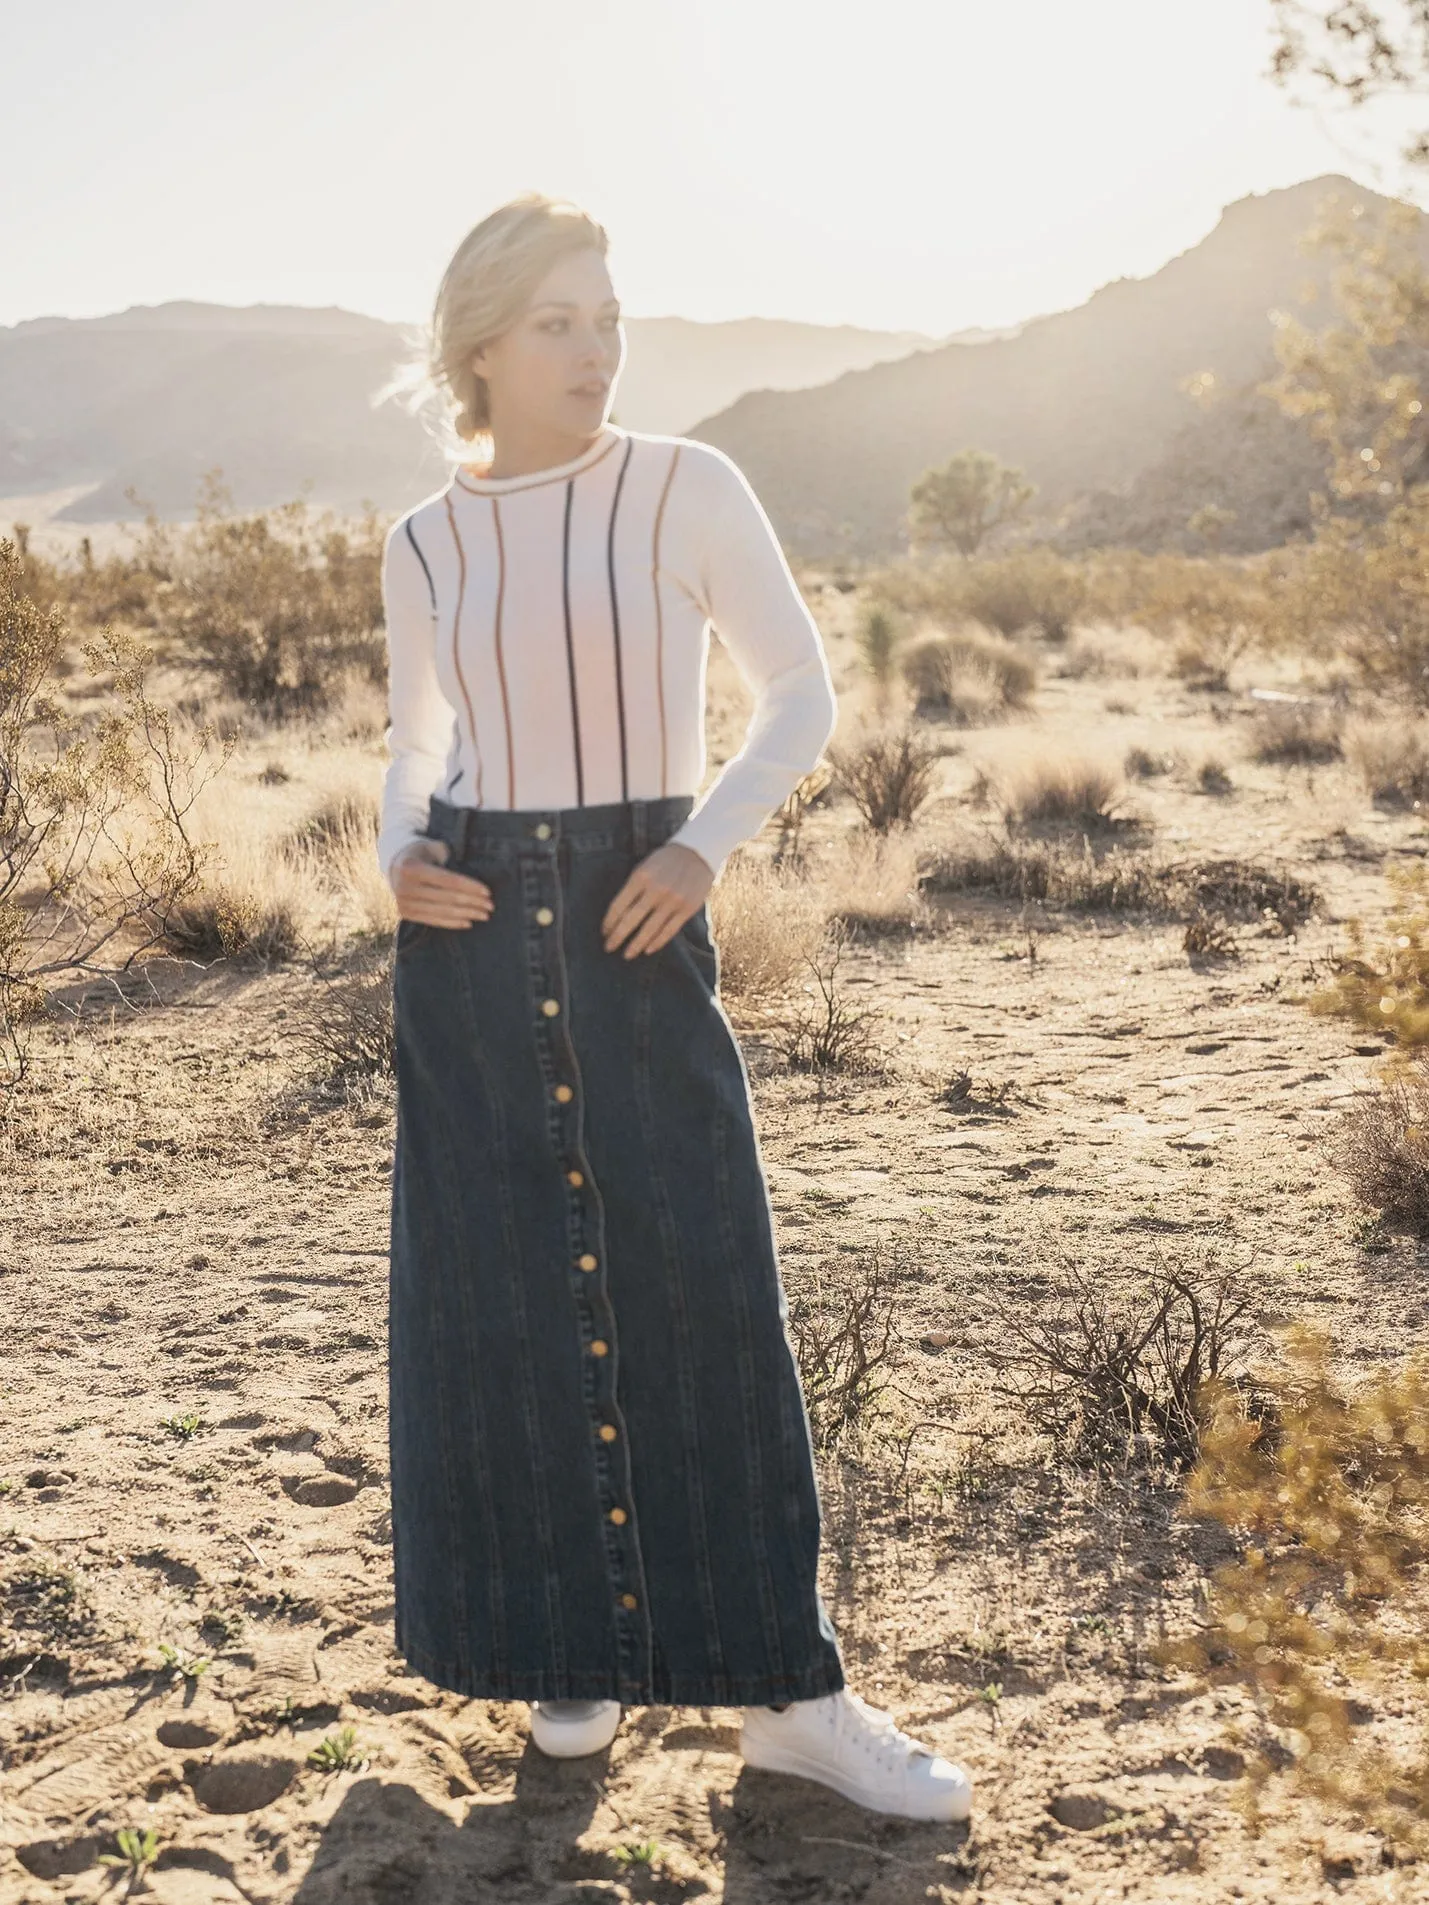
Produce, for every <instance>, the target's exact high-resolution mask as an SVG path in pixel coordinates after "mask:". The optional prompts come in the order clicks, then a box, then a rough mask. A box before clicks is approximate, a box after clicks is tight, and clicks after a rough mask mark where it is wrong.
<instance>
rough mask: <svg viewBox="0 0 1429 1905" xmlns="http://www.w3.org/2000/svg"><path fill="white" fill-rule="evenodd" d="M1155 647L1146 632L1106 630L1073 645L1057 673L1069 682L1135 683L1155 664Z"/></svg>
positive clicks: (1080, 636) (1083, 637) (1069, 646)
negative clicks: (1153, 651) (1153, 654)
mask: <svg viewBox="0 0 1429 1905" xmlns="http://www.w3.org/2000/svg"><path fill="white" fill-rule="evenodd" d="M1151 646H1152V642H1151V638H1150V637H1149V636H1148V635H1147V634H1146V633H1145V631H1144V630H1138V629H1134V628H1102V629H1099V630H1098V631H1097V632H1096V634H1095V635H1090V634H1083V635H1078V636H1077V637H1076V639H1075V640H1074V641H1071V642H1069V643H1068V644H1067V646H1066V648H1065V649H1064V650H1063V652H1062V659H1061V665H1060V667H1059V668H1058V670H1057V672H1058V674H1059V675H1061V676H1062V677H1063V678H1064V679H1065V680H1067V681H1085V680H1087V679H1091V680H1094V681H1109V680H1110V681H1135V680H1137V679H1139V677H1140V676H1141V675H1142V674H1143V673H1144V672H1145V671H1146V669H1147V667H1148V665H1150V664H1152V662H1153V659H1154V658H1153V657H1152V656H1151V655H1150V654H1149V652H1148V651H1149V650H1150V648H1151Z"/></svg>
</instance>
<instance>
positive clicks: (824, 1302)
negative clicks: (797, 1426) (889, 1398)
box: [789, 1250, 897, 1449]
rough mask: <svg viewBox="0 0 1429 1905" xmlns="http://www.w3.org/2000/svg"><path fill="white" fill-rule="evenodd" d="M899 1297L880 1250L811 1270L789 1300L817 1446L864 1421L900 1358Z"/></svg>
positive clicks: (844, 1434)
mask: <svg viewBox="0 0 1429 1905" xmlns="http://www.w3.org/2000/svg"><path fill="white" fill-rule="evenodd" d="M893 1316H894V1302H893V1298H892V1297H891V1296H890V1295H889V1294H888V1292H887V1289H886V1287H885V1279H884V1271H883V1265H882V1262H881V1259H880V1257H879V1255H878V1252H877V1251H876V1250H875V1251H874V1253H873V1254H872V1255H871V1256H869V1257H866V1258H863V1259H862V1260H861V1261H860V1262H859V1264H858V1267H857V1269H856V1270H855V1269H851V1268H850V1267H849V1265H848V1264H847V1262H843V1263H838V1264H835V1265H834V1266H832V1267H828V1268H826V1269H825V1270H824V1271H822V1272H819V1271H814V1272H805V1273H803V1274H802V1275H801V1276H800V1278H799V1281H798V1284H797V1285H796V1287H795V1290H794V1296H793V1301H792V1302H791V1303H790V1305H789V1334H790V1337H791V1339H792V1341H793V1343H794V1348H795V1353H796V1355H797V1358H798V1363H799V1376H800V1380H801V1382H802V1385H803V1390H804V1400H805V1403H806V1405H807V1407H808V1412H809V1428H810V1431H811V1434H812V1438H813V1442H814V1446H815V1448H817V1449H828V1448H832V1447H834V1446H835V1445H836V1444H838V1443H839V1442H841V1441H843V1440H845V1439H847V1438H848V1437H849V1435H850V1433H851V1432H852V1433H856V1432H857V1431H858V1430H859V1429H861V1428H863V1427H864V1426H865V1425H866V1424H867V1422H868V1419H869V1417H870V1416H871V1415H872V1414H873V1413H874V1411H875V1409H876V1407H877V1404H878V1399H879V1396H880V1393H881V1391H882V1390H883V1388H884V1385H885V1383H886V1380H887V1377H888V1374H889V1372H890V1370H891V1368H892V1365H893V1364H894V1362H895V1361H896V1357H897V1343H896V1341H895V1339H894V1335H893Z"/></svg>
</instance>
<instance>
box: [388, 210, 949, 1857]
mask: <svg viewBox="0 0 1429 1905" xmlns="http://www.w3.org/2000/svg"><path fill="white" fill-rule="evenodd" d="M606 255H607V239H606V234H605V232H604V230H603V229H602V228H601V226H599V225H598V224H596V223H595V221H594V220H593V219H591V218H590V217H589V216H588V215H587V214H585V213H583V212H582V211H580V210H579V209H578V208H576V207H574V206H571V205H568V204H565V203H564V202H561V201H558V200H552V199H548V198H545V197H543V196H540V195H537V194H530V195H527V196H525V197H522V198H520V199H517V200H515V201H513V202H511V203H510V204H507V205H503V206H502V207H500V208H499V209H498V210H497V211H495V212H493V213H492V214H491V216H490V217H488V218H486V219H484V220H483V221H482V222H481V223H480V224H479V225H477V226H476V227H475V229H474V230H473V231H471V232H470V233H469V234H468V235H467V237H466V238H465V239H464V240H463V241H462V243H461V245H460V246H459V247H458V249H457V251H456V253H455V255H454V256H453V258H452V260H451V262H450V264H449V266H448V268H447V270H446V273H445V275H444V277H443V279H442V282H441V286H440V289H439V291H438V295H437V299H436V306H435V312H434V317H433V322H432V326H431V332H430V340H429V356H428V364H427V370H428V375H429V380H430V383H431V384H432V385H434V386H435V387H436V388H437V389H438V390H439V391H440V392H441V393H442V395H443V397H444V398H445V400H446V401H447V403H448V405H449V408H450V411H451V422H452V424H453V425H454V429H455V433H456V435H457V437H458V438H459V439H461V440H462V442H464V443H465V444H466V445H468V446H479V448H480V451H481V455H480V458H479V460H473V461H468V462H466V463H463V464H459V465H458V466H457V467H455V468H454V469H453V472H452V476H451V480H450V481H449V482H448V483H447V485H446V486H445V487H444V488H443V489H442V490H440V491H439V492H438V493H437V494H436V495H434V496H431V497H429V498H428V499H427V500H426V501H425V502H423V503H420V504H419V505H418V506H417V507H416V508H415V509H413V510H411V511H410V512H409V513H408V514H407V515H405V516H403V517H402V518H401V519H400V520H399V521H398V522H397V523H396V525H395V526H394V528H393V529H392V531H391V534H390V536H389V538H388V540H387V544H386V551H385V560H384V571H383V587H384V596H385V603H386V613H387V637H388V649H389V660H390V726H389V729H388V735H387V739H388V747H389V766H388V769H387V774H386V781H385V787H384V798H383V811H382V830H381V837H380V841H379V846H378V856H379V860H380V862H381V865H382V868H383V871H384V872H385V873H386V875H387V877H388V879H389V880H390V882H391V886H392V890H393V892H394V894H395V896H396V901H397V911H398V914H399V923H398V927H397V937H396V945H395V966H394V982H393V1002H394V1014H395V1022H396V1036H397V1086H398V1117H397V1137H396V1152H395V1158H394V1171H393V1180H392V1212H391V1218H392V1237H391V1243H392V1251H391V1341H390V1389H391V1448H392V1500H393V1536H394V1566H395V1575H396V1626H397V1642H398V1646H399V1649H400V1650H401V1652H402V1653H403V1654H404V1655H405V1657H406V1659H407V1660H408V1661H409V1663H410V1664H411V1665H412V1666H413V1667H414V1668H415V1669H416V1670H417V1671H418V1672H420V1673H422V1674H423V1675H425V1676H426V1677H427V1678H428V1679H430V1680H433V1681H435V1682H436V1683H437V1684H438V1685H440V1686H443V1687H447V1688H451V1689H453V1690H455V1691H456V1692H458V1693H461V1694H465V1695H467V1696H468V1697H471V1698H477V1699H494V1700H524V1701H527V1702H529V1703H530V1706H531V1725H532V1735H533V1738H534V1740H535V1743H536V1744H537V1746H538V1747H540V1748H541V1749H543V1750H544V1751H545V1752H547V1753H550V1754H553V1755H556V1756H558V1757H568V1756H578V1755H581V1754H586V1753H593V1752H599V1751H601V1750H603V1749H604V1748H606V1747H607V1746H608V1745H609V1744H610V1742H611V1740H612V1739H613V1738H614V1735H615V1732H616V1730H617V1728H618V1726H619V1723H620V1719H621V1712H622V1707H623V1706H625V1705H633V1704H652V1703H661V1704H666V1703H669V1704H687V1705H737V1706H740V1707H742V1708H743V1709H744V1723H743V1730H742V1743H743V1753H744V1757H745V1759H746V1760H748V1761H749V1762H750V1763H751V1764H753V1765H756V1766H762V1767H767V1768H771V1769H774V1770H777V1771H784V1772H793V1773H799V1774H803V1775H804V1776H806V1777H808V1778H810V1779H815V1780H820V1781H822V1782H824V1783H825V1784H827V1785H829V1786H831V1787H834V1788H835V1789H836V1790H837V1791H839V1792H841V1793H843V1794H844V1795H845V1796H847V1797H848V1798H850V1799H853V1800H855V1801H857V1802H860V1803H862V1804H864V1805H866V1806H869V1807H871V1808H874V1809H875V1810H878V1811H881V1812H889V1813H896V1814H901V1815H904V1816H908V1817H914V1818H921V1819H960V1818H964V1817H966V1815H967V1812H968V1807H969V1787H968V1781H967V1778H966V1776H965V1775H964V1773H963V1772H962V1771H961V1769H960V1768H958V1767H955V1766H953V1765H951V1764H950V1763H949V1762H948V1761H946V1760H944V1759H941V1758H939V1757H938V1756H937V1755H936V1754H934V1753H933V1752H932V1751H931V1750H930V1749H928V1748H926V1747H922V1746H920V1745H919V1744H918V1743H917V1742H916V1741H914V1740H912V1739H910V1738H909V1737H908V1736H907V1735H906V1734H905V1733H902V1732H900V1731H899V1730H898V1729H897V1728H896V1727H895V1726H894V1724H893V1722H892V1720H891V1719H890V1718H889V1716H888V1715H886V1714H884V1713H881V1712H879V1711H877V1710H876V1709H875V1708H873V1707H871V1706H869V1705H868V1704H866V1703H865V1702H864V1701H863V1700H861V1699H860V1698H859V1697H858V1696H857V1695H855V1694H854V1693H852V1692H851V1691H850V1690H849V1689H848V1688H847V1687H846V1686H845V1683H844V1670H843V1664H842V1660H841V1657H840V1653H839V1647H838V1642H837V1640H836V1637H835V1634H834V1630H833V1627H832V1625H831V1623H830V1621H829V1617H828V1614H827V1611H826V1609H825V1607H824V1604H823V1602H822V1600H821V1598H820V1596H819V1593H818V1589H817V1586H816V1573H817V1563H818V1551H819V1540H820V1504H819V1498H818V1494H817V1489H816V1484H815V1474H814V1463H813V1454H812V1449H811V1445H810V1437H809V1425H808V1417H807V1413H806V1409H805V1404H804V1398H803V1395H802V1391H801V1388H800V1383H799V1375H798V1367H797V1363H796V1361H795V1358H794V1355H793V1352H792V1348H791V1345H790V1341H789V1337H788V1333H787V1330H786V1321H787V1314H788V1312H787V1305H786V1300H785V1295H784V1290H783V1287H782V1283H781V1278H780V1272H779V1267H778V1262H777V1258H776V1253H775V1243H774V1233H773V1225H772V1220H771V1212H770V1204H769V1196H768V1191H767V1188H766V1181H765V1176H764V1171H763V1166H762V1161H761V1156H760V1151H759V1144H758V1139H757V1136H756V1131H755V1124H754V1117H753V1111H752V1106H751V1102H750V1096H749V1081H748V1075H747V1072H746V1070H745V1066H744V1060H743V1055H742V1053H741V1051H740V1049H739V1046H738V1044H737V1043H736V1040H735V1037H734V1034H733V1032H732V1030H731V1027H730V1024H729V1021H728V1019H727V1018H726V1016H725V1014H724V1009H723V1006H722V1005H721V1003H720V999H719V988H718V977H719V953H718V950H717V948H716V946H715V944H714V942H713V940H712V939H711V936H710V927H709V917H708V909H707V905H706V900H707V896H708V894H709V892H710V889H711V886H712V885H713V883H714V881H715V879H716V877H717V875H718V874H719V872H720V870H721V868H722V866H723V864H724V861H725V860H726V858H727V857H728V855H729V854H730V852H731V851H732V849H733V848H734V847H736V846H737V845H739V844H740V843H741V842H742V841H745V840H748V839H750V838H751V837H752V836H753V835H754V834H755V833H756V832H757V831H758V829H759V827H760V826H761V825H762V823H763V822H764V820H765V819H766V818H767V817H768V816H769V815H770V814H771V813H772V812H773V811H774V809H775V808H776V807H777V806H778V805H779V803H780V802H781V801H782V800H783V799H784V798H785V796H786V795H787V794H788V793H789V792H790V791H791V789H792V788H793V787H794V786H795V785H796V783H797V782H798V780H799V779H800V777H801V776H802V775H803V774H805V773H806V772H807V771H808V770H809V769H810V768H812V767H813V766H814V765H815V763H816V762H817V760H818V759H819V756H820V753H821V752H822V750H823V747H824V745H825V743H826V742H827V740H828V739H829V737H830V734H831V732H832V730H833V726H834V720H835V715H836V703H835V698H834V692H833V687H832V683H831V680H830V676H829V670H828V663H827V660H826V657H825V655H824V651H823V647H822V644H821V642H820V639H819V634H818V630H817V628H816V626H815V624H814V622H813V620H812V618H811V617H810V615H809V612H808V610H807V608H806V607H805V605H804V602H803V599H802V597H801V596H800V594H799V591H798V588H797V586H796V585H795V583H794V580H793V577H792V576H791V574H790V571H789V568H788V565H787V563H786V562H785V560H784V557H783V554H782V552H781V550H780V547H779V544H778V542H777V541H776V539H775V537H774V533H773V531H772V529H771V527H770V525H769V522H768V519H767V517H766V516H765V514H764V512H763V510H762V508H761V507H760V505H759V503H758V502H757V500H756V498H755V496H754V494H753V492H752V491H751V489H750V487H749V485H748V483H747V482H746V481H745V479H744V477H743V475H742V474H741V472H740V471H739V470H738V468H737V467H736V466H735V465H734V464H733V463H732V462H731V461H730V460H729V459H728V458H727V457H726V456H724V455H723V454H722V453H721V452H720V451H718V450H715V449H712V448H711V447H709V446H708V445H706V444H702V443H698V442H694V441H692V440H689V439H685V438H681V437H671V436H657V435H651V434H646V433H642V432H638V431H631V430H624V429H621V428H619V427H618V426H616V425H615V424H613V423H611V422H610V421H608V413H609V411H610V408H611V401H612V395H613V392H614V388H615V383H616V379H617V377H618V375H619V373H620V369H621V365H622V362H623V358H624V333H623V331H622V328H621V320H620V307H619V305H618V303H617V300H616V297H615V293H614V290H613V288H612V285H611V281H610V277H609V274H608V270H607V265H606ZM712 625H713V627H714V628H715V629H716V630H717V631H718V633H719V635H720V637H721V639H722V640H723V641H724V642H725V644H726V646H727V647H728V648H729V650H730V652H731V653H732V654H733V656H734V658H735V661H736V663H737V664H738V666H739V667H740V669H741V671H742V672H743V674H744V676H745V677H746V679H747V680H748V682H749V683H750V686H751V688H752V690H753V691H754V694H755V695H756V697H757V705H756V709H755V713H754V716H753V719H752V721H751V723H750V726H749V730H748V734H747V736H746V739H745V742H744V745H743V747H742V748H741V749H740V751H739V753H738V754H736V755H735V757H734V758H733V759H732V760H731V761H729V762H728V763H727V764H726V765H725V767H724V768H723V770H722V772H721V773H720V774H719V776H718V777H717V778H716V780H715V781H714V783H713V785H712V786H711V787H710V788H709V789H708V791H707V792H706V794H705V796H704V798H703V800H701V801H700V802H699V804H698V805H696V801H695V794H696V790H697V789H698V787H699V786H700V784H701V782H702V780H703V776H704V768H705V753H704V734H703V720H704V689H705V667H706V657H707V651H708V638H709V631H710V628H711V626H712Z"/></svg>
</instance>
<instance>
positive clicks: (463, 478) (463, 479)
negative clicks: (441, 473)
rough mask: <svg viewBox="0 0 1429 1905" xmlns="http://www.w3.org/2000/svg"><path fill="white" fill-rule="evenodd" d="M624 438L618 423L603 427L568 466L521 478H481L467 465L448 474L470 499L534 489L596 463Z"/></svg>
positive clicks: (557, 466)
mask: <svg viewBox="0 0 1429 1905" xmlns="http://www.w3.org/2000/svg"><path fill="white" fill-rule="evenodd" d="M625 435H626V433H625V431H624V430H622V429H621V428H620V427H619V425H618V424H614V423H607V424H603V425H602V426H601V430H600V434H599V435H598V436H597V437H596V438H595V440H594V442H592V443H591V444H590V446H589V447H588V448H587V449H584V450H582V451H581V453H580V455H579V456H575V457H572V458H571V460H570V462H569V463H557V464H555V465H554V466H553V467H552V468H550V469H545V470H528V471H527V472H526V474H525V475H524V476H482V475H480V474H478V473H477V472H476V471H475V470H473V469H472V467H471V466H470V464H467V463H462V464H459V465H458V467H457V468H456V469H455V470H454V471H453V472H452V482H453V483H454V484H455V485H456V487H457V488H458V489H464V490H466V491H468V492H469V493H470V494H471V495H473V496H507V495H509V494H510V493H511V492H512V491H513V490H521V489H537V488H539V487H540V486H541V485H542V484H544V483H562V482H564V481H565V480H566V479H567V478H568V477H571V476H578V475H579V474H580V472H581V471H582V470H587V469H589V468H590V467H591V465H592V464H593V463H599V462H600V461H601V459H602V458H603V457H606V456H608V455H609V454H610V452H611V451H612V450H613V449H614V448H615V446H616V444H617V443H623V442H624V441H625Z"/></svg>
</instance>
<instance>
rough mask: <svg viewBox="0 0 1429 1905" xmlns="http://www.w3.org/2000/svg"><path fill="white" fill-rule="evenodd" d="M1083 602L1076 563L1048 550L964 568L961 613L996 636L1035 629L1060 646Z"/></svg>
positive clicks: (1019, 553)
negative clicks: (992, 630) (979, 623)
mask: <svg viewBox="0 0 1429 1905" xmlns="http://www.w3.org/2000/svg"><path fill="white" fill-rule="evenodd" d="M1086 599H1087V587H1086V582H1085V580H1084V578H1083V576H1082V573H1081V570H1080V568H1079V567H1078V565H1077V564H1075V563H1073V562H1069V561H1068V560H1067V559H1066V558H1065V557H1063V556H1058V555H1055V554H1054V553H1053V552H1052V551H1051V550H1050V549H1019V550H1015V551H1013V552H1012V553H1011V554H1009V555H1006V556H998V557H992V558H988V559H985V560H983V561H980V562H971V563H969V564H968V565H967V571H966V576H965V580H964V584H963V592H962V611H963V613H964V614H965V615H969V616H971V617H972V619H973V620H974V621H975V622H981V623H982V624H983V625H984V627H986V628H991V629H996V631H997V632H998V634H1000V635H1020V634H1021V633H1022V632H1023V631H1024V630H1026V629H1029V628H1036V629H1040V631H1041V632H1042V634H1043V635H1044V636H1045V637H1046V639H1047V640H1048V641H1052V642H1064V641H1066V639H1067V637H1068V635H1069V634H1070V633H1071V630H1072V624H1073V623H1074V622H1075V621H1076V619H1077V618H1078V616H1080V615H1081V614H1082V612H1083V609H1084V606H1085V604H1086Z"/></svg>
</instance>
